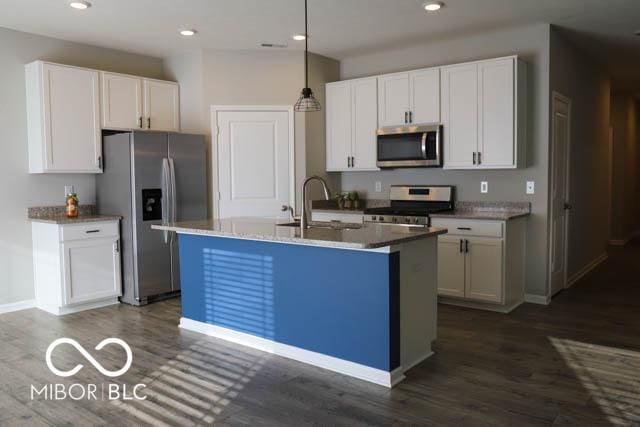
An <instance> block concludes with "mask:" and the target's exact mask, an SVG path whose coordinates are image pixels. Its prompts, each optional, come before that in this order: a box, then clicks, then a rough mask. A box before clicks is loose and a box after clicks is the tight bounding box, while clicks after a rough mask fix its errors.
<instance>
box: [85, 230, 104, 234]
mask: <svg viewBox="0 0 640 427" xmlns="http://www.w3.org/2000/svg"><path fill="white" fill-rule="evenodd" d="M99 232H100V229H97V230H87V231H85V233H87V234H91V233H99Z"/></svg>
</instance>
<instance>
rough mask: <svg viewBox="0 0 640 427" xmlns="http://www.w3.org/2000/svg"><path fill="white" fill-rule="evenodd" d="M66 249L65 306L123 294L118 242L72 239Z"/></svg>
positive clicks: (112, 239)
mask: <svg viewBox="0 0 640 427" xmlns="http://www.w3.org/2000/svg"><path fill="white" fill-rule="evenodd" d="M62 248H63V250H62V256H63V264H62V265H63V269H64V298H63V301H64V305H71V304H78V303H84V302H91V301H97V300H100V299H104V298H109V297H117V296H120V295H121V288H122V287H121V276H120V250H119V241H118V239H116V238H104V239H82V240H72V241H68V242H64V243H62Z"/></svg>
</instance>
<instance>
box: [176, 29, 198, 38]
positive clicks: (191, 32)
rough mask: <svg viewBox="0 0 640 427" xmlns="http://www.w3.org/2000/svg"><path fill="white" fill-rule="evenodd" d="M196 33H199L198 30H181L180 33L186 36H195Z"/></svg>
mask: <svg viewBox="0 0 640 427" xmlns="http://www.w3.org/2000/svg"><path fill="white" fill-rule="evenodd" d="M196 33H197V31H196V30H180V35H182V36H186V37H191V36H195V35H196Z"/></svg>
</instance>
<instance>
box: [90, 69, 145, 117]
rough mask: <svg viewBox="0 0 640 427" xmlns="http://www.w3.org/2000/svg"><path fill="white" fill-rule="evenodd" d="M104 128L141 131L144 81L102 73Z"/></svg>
mask: <svg viewBox="0 0 640 427" xmlns="http://www.w3.org/2000/svg"><path fill="white" fill-rule="evenodd" d="M100 77H101V79H102V92H101V94H102V127H103V128H105V129H141V128H142V126H143V123H142V79H139V78H136V77H131V76H125V75H122V74H112V73H101V75H100Z"/></svg>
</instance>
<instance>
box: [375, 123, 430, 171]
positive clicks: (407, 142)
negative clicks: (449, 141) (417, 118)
mask: <svg viewBox="0 0 640 427" xmlns="http://www.w3.org/2000/svg"><path fill="white" fill-rule="evenodd" d="M377 144H378V147H377V148H378V159H377V162H376V164H377V166H378V167H379V168H398V167H442V159H441V155H440V153H441V138H440V126H411V127H401V128H382V129H378V143H377Z"/></svg>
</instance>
